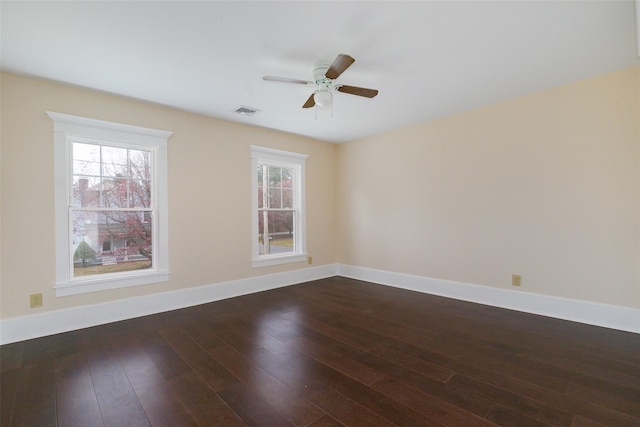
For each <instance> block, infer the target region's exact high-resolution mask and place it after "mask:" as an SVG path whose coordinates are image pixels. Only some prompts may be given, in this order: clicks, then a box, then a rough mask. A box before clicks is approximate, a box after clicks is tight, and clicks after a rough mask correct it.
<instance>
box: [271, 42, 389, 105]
mask: <svg viewBox="0 0 640 427" xmlns="http://www.w3.org/2000/svg"><path fill="white" fill-rule="evenodd" d="M354 62H355V59H353V58H352V57H351V56H349V55H343V54H340V55H338V56H337V57H336V59H335V60H334V61H333V64H331V66H327V65H321V66H318V67H316V68H315V69H314V70H313V81H307V80H298V79H290V78H287V77H275V76H264V77H263V78H262V79H263V80H267V81H271V82H281V83H295V84H302V85H307V86H313V87H315V90H314V92H313V93H312V94H311V96H310V97H309V99H307V102H305V103H304V104H303V105H302V108H310V107H313V106H315V105H318V106H320V107H324V106H327V105H330V104H331V98H332V94H331V92H332V91H338V92H342V93H348V94H351V95H357V96H364V97H365V98H373V97H374V96H376V95H377V94H378V90H377V89H367V88H364V87H357V86H348V85H343V84H340V83H336V82H335V80H336V79H337V78H338V77H339V76H340V75H341V74H342V73H343V72H344V70H346V69H347V68H349V66H351V64H353V63H354Z"/></svg>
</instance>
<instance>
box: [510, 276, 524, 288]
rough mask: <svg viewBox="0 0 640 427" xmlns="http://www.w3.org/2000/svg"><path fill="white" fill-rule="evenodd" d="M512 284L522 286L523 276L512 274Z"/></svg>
mask: <svg viewBox="0 0 640 427" xmlns="http://www.w3.org/2000/svg"><path fill="white" fill-rule="evenodd" d="M511 284H512V285H513V286H521V285H522V276H521V275H519V274H512V275H511Z"/></svg>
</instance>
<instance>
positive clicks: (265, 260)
mask: <svg viewBox="0 0 640 427" xmlns="http://www.w3.org/2000/svg"><path fill="white" fill-rule="evenodd" d="M306 261H307V254H300V253H296V254H286V255H263V256H261V257H258V258H254V259H253V260H252V261H251V262H252V266H253V268H258V267H267V266H270V265H278V264H288V263H291V262H306Z"/></svg>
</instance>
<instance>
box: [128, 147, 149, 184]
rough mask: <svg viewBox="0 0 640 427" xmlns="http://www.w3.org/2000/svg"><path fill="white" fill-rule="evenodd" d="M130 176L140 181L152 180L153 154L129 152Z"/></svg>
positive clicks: (137, 151)
mask: <svg viewBox="0 0 640 427" xmlns="http://www.w3.org/2000/svg"><path fill="white" fill-rule="evenodd" d="M129 169H130V171H129V176H130V177H132V178H138V179H151V152H149V151H141V150H129Z"/></svg>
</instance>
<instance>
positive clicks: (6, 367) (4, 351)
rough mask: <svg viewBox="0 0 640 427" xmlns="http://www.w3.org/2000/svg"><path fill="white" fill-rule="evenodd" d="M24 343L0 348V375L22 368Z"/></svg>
mask: <svg viewBox="0 0 640 427" xmlns="http://www.w3.org/2000/svg"><path fill="white" fill-rule="evenodd" d="M24 343H25V342H24V341H20V342H16V343H11V344H6V345H3V346H0V373H3V372H7V371H11V370H14V369H19V368H20V367H21V366H22V352H23V350H24Z"/></svg>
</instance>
